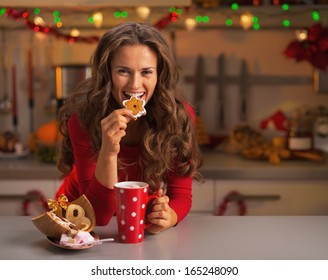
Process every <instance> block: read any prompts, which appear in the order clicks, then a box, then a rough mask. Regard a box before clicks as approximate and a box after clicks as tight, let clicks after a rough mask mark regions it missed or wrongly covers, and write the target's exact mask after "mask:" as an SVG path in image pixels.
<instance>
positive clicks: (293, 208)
mask: <svg viewBox="0 0 328 280" xmlns="http://www.w3.org/2000/svg"><path fill="white" fill-rule="evenodd" d="M201 173H202V175H203V177H204V178H205V181H204V182H198V181H193V189H192V193H193V203H192V208H191V213H194V214H200V215H204V214H206V215H216V214H217V209H218V207H219V205H220V204H221V203H222V201H223V200H224V198H225V197H226V195H228V194H229V193H230V192H231V191H237V192H238V193H239V194H241V195H246V196H249V195H251V196H253V195H255V196H257V195H278V196H279V198H280V199H279V200H249V201H248V200H247V201H246V202H245V203H246V208H247V213H246V214H247V215H253V216H260V215H328V163H327V162H326V163H316V162H308V161H285V162H282V163H281V164H280V165H278V166H275V165H270V164H269V163H268V162H266V161H250V160H246V159H243V158H241V157H239V156H234V155H226V154H221V153H216V152H211V153H205V154H204V165H203V166H202V169H201ZM60 183H61V179H60V172H59V171H58V169H57V168H56V166H55V165H49V164H44V163H41V162H39V161H38V160H37V159H36V158H34V157H33V156H31V157H28V158H26V159H24V160H12V161H0V196H1V195H24V194H26V193H27V192H28V191H30V190H40V191H41V192H42V193H43V194H44V196H45V197H46V198H52V197H54V195H55V192H56V190H57V189H58V187H59V185H60ZM20 207H21V204H20V203H19V202H17V201H14V200H6V201H5V200H1V201H0V215H9V214H10V215H15V214H16V215H17V214H19V213H20ZM224 215H238V208H237V207H236V204H235V203H230V204H229V205H228V207H227V210H226V212H225V213H224Z"/></svg>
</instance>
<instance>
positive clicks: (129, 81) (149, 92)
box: [111, 45, 157, 104]
mask: <svg viewBox="0 0 328 280" xmlns="http://www.w3.org/2000/svg"><path fill="white" fill-rule="evenodd" d="M111 74H112V81H113V88H112V94H113V96H114V98H115V100H116V101H117V102H118V104H122V102H123V101H124V100H126V99H130V97H131V96H135V97H138V98H140V99H143V100H145V102H146V103H147V102H148V101H149V100H150V98H151V97H152V96H153V94H154V90H155V87H156V83H157V56H156V54H155V52H153V51H152V50H151V49H150V48H149V47H148V46H146V45H128V46H124V47H121V48H119V49H118V51H117V52H116V54H115V55H114V57H113V59H112V62H111Z"/></svg>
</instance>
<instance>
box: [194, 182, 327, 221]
mask: <svg viewBox="0 0 328 280" xmlns="http://www.w3.org/2000/svg"><path fill="white" fill-rule="evenodd" d="M232 192H234V193H237V194H239V195H241V196H243V197H244V198H245V199H244V200H243V203H244V206H245V210H246V215H248V216H309V215H316V216H318V215H328V182H327V181H326V180H279V179H277V180H206V181H205V183H200V182H197V181H194V182H193V205H192V208H191V213H193V214H209V215H218V213H219V207H220V206H222V207H224V206H225V207H226V210H225V211H224V213H223V214H222V215H226V216H230V215H240V212H239V211H240V205H239V204H238V203H237V201H234V200H231V201H230V202H229V203H228V204H225V198H227V196H228V195H229V194H230V193H232ZM247 198H248V199H247Z"/></svg>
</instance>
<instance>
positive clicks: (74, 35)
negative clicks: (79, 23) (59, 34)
mask: <svg viewBox="0 0 328 280" xmlns="http://www.w3.org/2000/svg"><path fill="white" fill-rule="evenodd" d="M71 36H72V37H79V36H80V30H78V29H77V28H73V29H72V30H71Z"/></svg>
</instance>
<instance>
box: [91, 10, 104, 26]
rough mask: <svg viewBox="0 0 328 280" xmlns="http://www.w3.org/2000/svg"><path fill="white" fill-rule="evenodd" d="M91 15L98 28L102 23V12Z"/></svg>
mask: <svg viewBox="0 0 328 280" xmlns="http://www.w3.org/2000/svg"><path fill="white" fill-rule="evenodd" d="M92 17H93V24H94V25H95V27H97V28H100V27H101V26H102V24H103V14H102V13H101V12H96V13H94V14H93V15H92Z"/></svg>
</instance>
